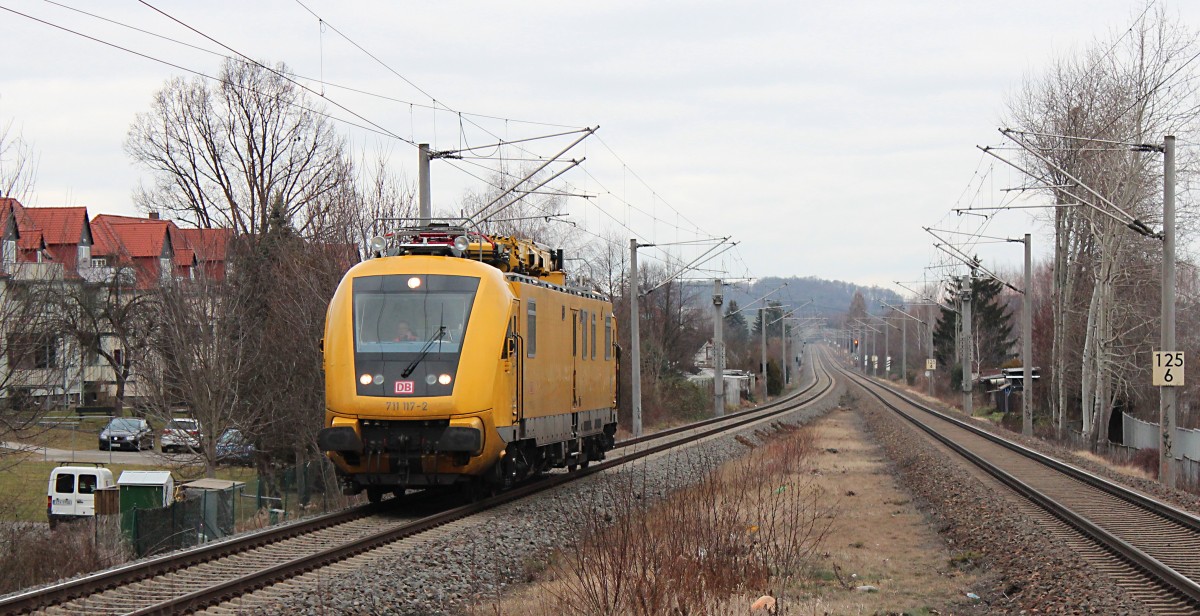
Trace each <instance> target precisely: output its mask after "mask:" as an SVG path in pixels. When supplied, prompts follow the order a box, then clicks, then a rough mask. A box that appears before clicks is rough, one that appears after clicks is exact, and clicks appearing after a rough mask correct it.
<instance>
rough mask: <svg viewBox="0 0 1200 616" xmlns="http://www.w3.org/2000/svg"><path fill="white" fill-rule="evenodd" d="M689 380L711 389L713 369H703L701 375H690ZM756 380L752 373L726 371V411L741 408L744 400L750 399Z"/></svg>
mask: <svg viewBox="0 0 1200 616" xmlns="http://www.w3.org/2000/svg"><path fill="white" fill-rule="evenodd" d="M687 378H688V380H689V381H691V382H693V383H697V384H703V385H704V386H705V387H709V388H711V387H712V386H713V385H712V382H713V369H712V368H701V369H700V372H699V373H697V374H693V375H690V376H688V377H687ZM755 380H756V377H755V375H754V373H752V372H746V371H745V370H726V371H725V384H724V389H723V391H724V392H725V409H726V410H729V409H737V408H739V407H740V406H741V403H742V399H743V398H746V397H749V396H750V394H752V393H753V392H754V383H755Z"/></svg>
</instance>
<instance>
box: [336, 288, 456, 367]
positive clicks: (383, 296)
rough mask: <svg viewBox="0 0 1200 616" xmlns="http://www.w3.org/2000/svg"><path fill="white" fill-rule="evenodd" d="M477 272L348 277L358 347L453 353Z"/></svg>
mask: <svg viewBox="0 0 1200 616" xmlns="http://www.w3.org/2000/svg"><path fill="white" fill-rule="evenodd" d="M478 286H479V279H478V278H468V277H462V276H441V275H426V276H420V277H418V276H402V275H401V276H396V275H393V276H364V277H362V278H358V279H356V280H355V281H354V342H355V351H356V352H358V353H385V354H386V353H420V352H421V351H422V349H424V348H425V346H426V345H427V344H428V345H431V348H429V349H426V351H427V352H428V353H458V352H459V349H460V348H461V345H462V342H463V334H464V333H465V332H466V328H467V320H468V319H469V318H470V315H471V306H472V304H473V303H474V301H475V291H476V289H477V288H478Z"/></svg>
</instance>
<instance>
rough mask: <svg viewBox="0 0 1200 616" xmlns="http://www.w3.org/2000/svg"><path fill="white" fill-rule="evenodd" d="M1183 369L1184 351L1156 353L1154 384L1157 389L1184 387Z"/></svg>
mask: <svg viewBox="0 0 1200 616" xmlns="http://www.w3.org/2000/svg"><path fill="white" fill-rule="evenodd" d="M1183 368H1184V361H1183V351H1173V352H1170V353H1165V352H1163V351H1155V352H1154V368H1153V369H1152V370H1151V379H1152V384H1153V385H1154V386H1155V387H1183Z"/></svg>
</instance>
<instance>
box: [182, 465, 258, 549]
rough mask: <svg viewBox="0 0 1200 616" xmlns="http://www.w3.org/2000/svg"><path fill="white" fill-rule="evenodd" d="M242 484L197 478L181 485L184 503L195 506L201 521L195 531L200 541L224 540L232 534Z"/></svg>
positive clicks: (243, 484) (239, 482)
mask: <svg viewBox="0 0 1200 616" xmlns="http://www.w3.org/2000/svg"><path fill="white" fill-rule="evenodd" d="M245 485H246V484H245V483H243V482H241V481H233V480H230V479H197V480H195V481H189V482H187V483H184V484H180V486H179V488H180V491H181V492H182V495H183V501H184V502H186V503H189V504H190V503H198V504H199V507H198V508H199V510H200V520H199V522H198V524H197V526H198V528H197V529H196V534H197V539H198V540H199V541H200V542H205V541H212V540H214V539H220V538H222V537H227V536H229V535H232V534H233V533H234V532H235V523H236V522H237V499H238V496H240V495H241V493H242V489H243V488H244V487H245Z"/></svg>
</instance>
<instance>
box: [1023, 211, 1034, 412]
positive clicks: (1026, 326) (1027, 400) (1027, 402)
mask: <svg viewBox="0 0 1200 616" xmlns="http://www.w3.org/2000/svg"><path fill="white" fill-rule="evenodd" d="M1032 246H1033V244H1032V242H1031V241H1030V236H1029V234H1028V233H1026V234H1025V293H1024V295H1025V297H1024V298H1023V300H1024V301H1023V302H1022V306H1021V366H1023V368H1022V369H1021V434H1024V435H1025V436H1033V350H1032V349H1033V274H1032V273H1031V272H1032V271H1033V248H1032Z"/></svg>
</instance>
